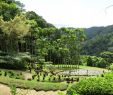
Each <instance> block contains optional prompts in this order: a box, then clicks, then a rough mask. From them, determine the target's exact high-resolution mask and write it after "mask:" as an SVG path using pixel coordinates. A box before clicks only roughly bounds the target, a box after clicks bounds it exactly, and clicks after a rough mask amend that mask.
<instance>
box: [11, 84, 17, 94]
mask: <svg viewBox="0 0 113 95" xmlns="http://www.w3.org/2000/svg"><path fill="white" fill-rule="evenodd" d="M10 89H11V94H12V95H16V86H15V85H11V86H10Z"/></svg>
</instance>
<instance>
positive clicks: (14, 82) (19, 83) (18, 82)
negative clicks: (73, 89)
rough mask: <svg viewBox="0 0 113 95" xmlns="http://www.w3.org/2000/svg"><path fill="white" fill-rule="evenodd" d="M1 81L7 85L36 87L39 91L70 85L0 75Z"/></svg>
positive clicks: (64, 87)
mask: <svg viewBox="0 0 113 95" xmlns="http://www.w3.org/2000/svg"><path fill="white" fill-rule="evenodd" d="M0 83H3V84H7V85H15V86H16V87H19V88H23V89H34V90H37V91H40V90H44V91H50V90H53V91H55V90H66V89H67V87H68V85H67V84H66V83H49V82H36V81H28V80H20V79H13V78H7V77H0Z"/></svg>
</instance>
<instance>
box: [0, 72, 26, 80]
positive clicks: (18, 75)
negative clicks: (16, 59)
mask: <svg viewBox="0 0 113 95" xmlns="http://www.w3.org/2000/svg"><path fill="white" fill-rule="evenodd" d="M0 76H5V77H9V78H15V79H24V77H23V75H22V72H19V73H17V72H13V71H4V70H0Z"/></svg>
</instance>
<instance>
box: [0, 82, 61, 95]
mask: <svg viewBox="0 0 113 95" xmlns="http://www.w3.org/2000/svg"><path fill="white" fill-rule="evenodd" d="M58 92H60V91H46V92H45V91H38V92H37V91H35V90H24V89H17V95H58ZM0 95H11V93H10V88H9V87H8V86H6V85H3V84H0Z"/></svg>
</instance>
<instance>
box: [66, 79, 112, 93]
mask: <svg viewBox="0 0 113 95" xmlns="http://www.w3.org/2000/svg"><path fill="white" fill-rule="evenodd" d="M76 94H79V95H113V79H106V78H101V77H98V78H97V77H96V78H87V79H83V80H81V81H80V82H78V83H76V84H73V85H72V86H71V87H70V88H69V89H68V90H67V95H76Z"/></svg>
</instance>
